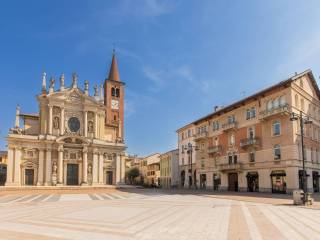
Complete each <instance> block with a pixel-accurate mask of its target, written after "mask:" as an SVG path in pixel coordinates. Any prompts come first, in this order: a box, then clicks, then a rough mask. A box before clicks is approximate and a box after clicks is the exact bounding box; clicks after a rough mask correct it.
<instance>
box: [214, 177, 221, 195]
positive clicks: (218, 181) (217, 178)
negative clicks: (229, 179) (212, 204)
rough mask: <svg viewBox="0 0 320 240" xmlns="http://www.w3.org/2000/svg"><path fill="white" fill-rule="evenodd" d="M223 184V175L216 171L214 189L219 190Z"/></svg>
mask: <svg viewBox="0 0 320 240" xmlns="http://www.w3.org/2000/svg"><path fill="white" fill-rule="evenodd" d="M220 185H221V177H220V174H217V173H214V174H213V190H214V191H218V190H219V187H220Z"/></svg>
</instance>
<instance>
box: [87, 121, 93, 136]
mask: <svg viewBox="0 0 320 240" xmlns="http://www.w3.org/2000/svg"><path fill="white" fill-rule="evenodd" d="M88 132H89V133H93V122H92V121H89V122H88Z"/></svg>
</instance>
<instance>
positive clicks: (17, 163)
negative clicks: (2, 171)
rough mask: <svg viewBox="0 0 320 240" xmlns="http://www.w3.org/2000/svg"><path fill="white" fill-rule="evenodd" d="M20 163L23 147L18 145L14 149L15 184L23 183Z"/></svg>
mask: <svg viewBox="0 0 320 240" xmlns="http://www.w3.org/2000/svg"><path fill="white" fill-rule="evenodd" d="M20 163H21V148H20V147H16V149H15V151H14V184H15V185H19V186H20V185H21V182H20V181H21V179H20V176H21V169H20Z"/></svg>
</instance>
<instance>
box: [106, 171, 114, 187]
mask: <svg viewBox="0 0 320 240" xmlns="http://www.w3.org/2000/svg"><path fill="white" fill-rule="evenodd" d="M112 183H113V172H112V171H107V173H106V184H108V185H112Z"/></svg>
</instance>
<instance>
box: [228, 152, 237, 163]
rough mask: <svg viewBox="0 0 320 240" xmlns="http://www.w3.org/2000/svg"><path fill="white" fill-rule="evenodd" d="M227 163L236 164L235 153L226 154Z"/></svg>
mask: <svg viewBox="0 0 320 240" xmlns="http://www.w3.org/2000/svg"><path fill="white" fill-rule="evenodd" d="M228 162H229V164H233V163H237V162H238V155H237V154H236V152H233V153H231V152H230V153H228Z"/></svg>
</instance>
